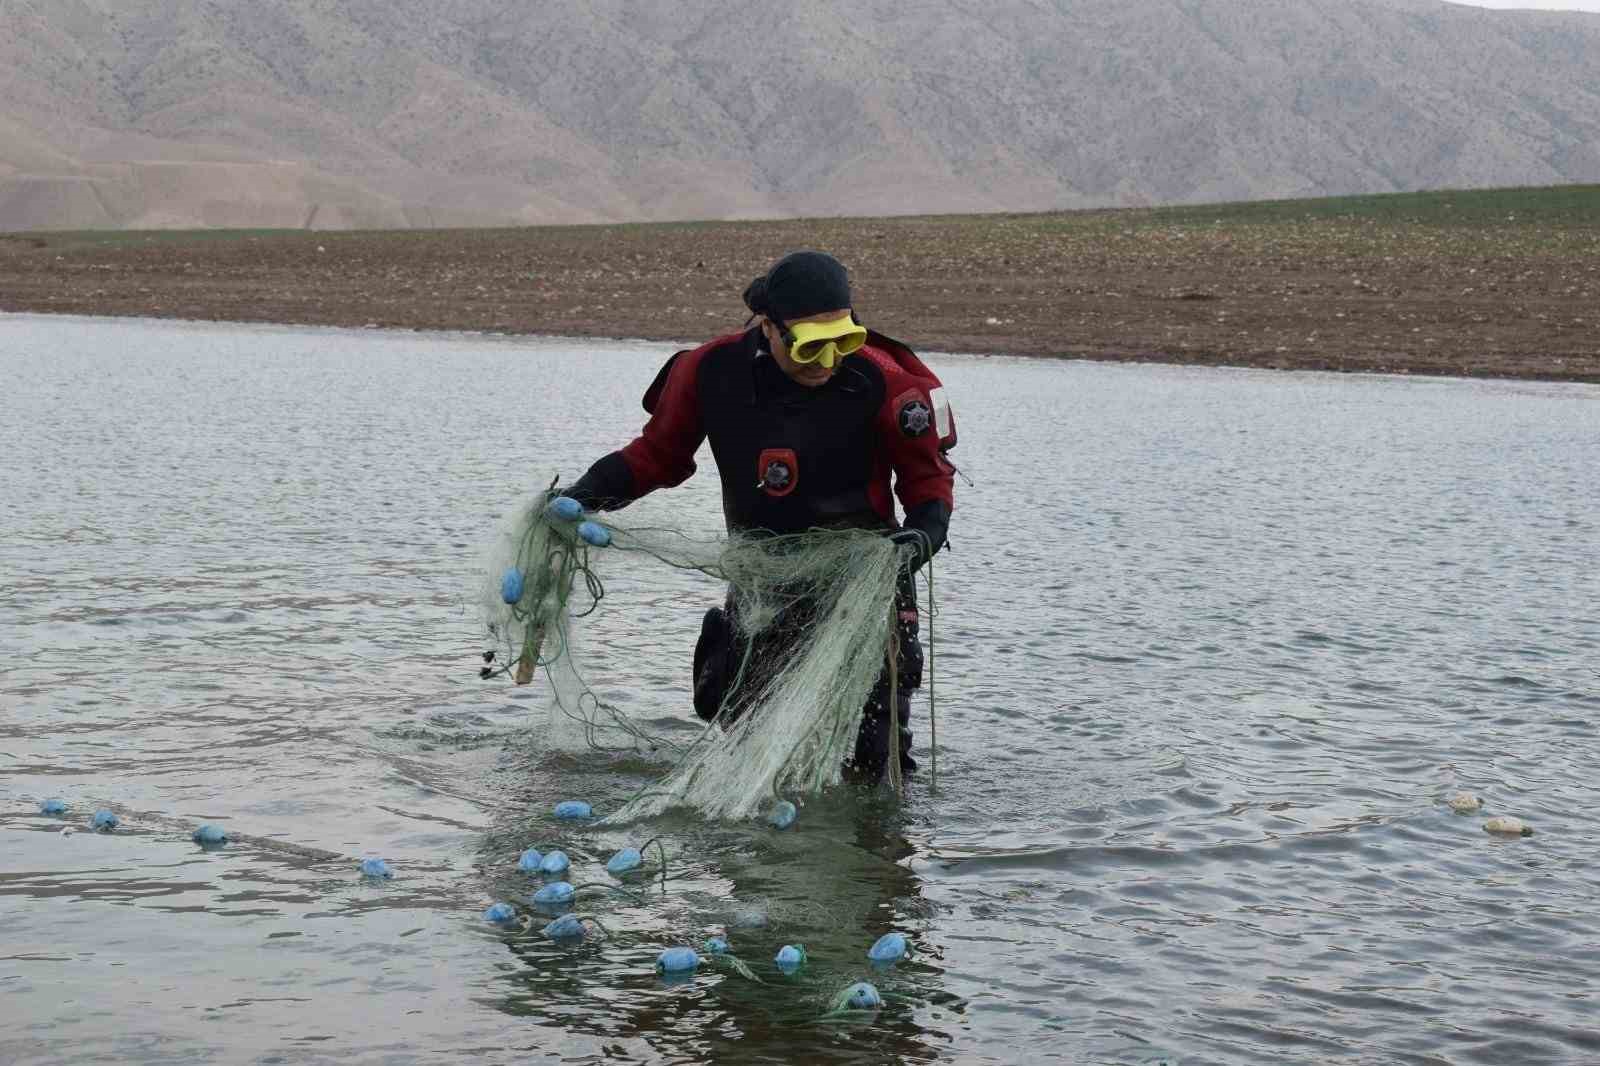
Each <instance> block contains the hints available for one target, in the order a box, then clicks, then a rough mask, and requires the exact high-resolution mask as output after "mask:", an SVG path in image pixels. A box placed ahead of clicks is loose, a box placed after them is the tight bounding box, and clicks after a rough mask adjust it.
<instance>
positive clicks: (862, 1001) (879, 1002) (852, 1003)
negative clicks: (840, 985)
mask: <svg viewBox="0 0 1600 1066" xmlns="http://www.w3.org/2000/svg"><path fill="white" fill-rule="evenodd" d="M839 999H840V1000H842V1001H843V1002H844V1005H845V1007H846V1008H847V1009H849V1010H877V1009H878V1008H879V1007H881V1006H883V996H881V995H879V993H878V990H877V988H876V987H874V986H873V985H872V984H870V983H868V982H866V981H857V982H856V983H855V984H853V985H851V986H850V987H849V988H847V989H845V990H844V992H843V993H841V994H840V996H839Z"/></svg>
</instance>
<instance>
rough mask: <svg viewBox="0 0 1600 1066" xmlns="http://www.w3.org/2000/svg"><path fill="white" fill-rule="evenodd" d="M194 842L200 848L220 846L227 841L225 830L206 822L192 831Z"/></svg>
mask: <svg viewBox="0 0 1600 1066" xmlns="http://www.w3.org/2000/svg"><path fill="white" fill-rule="evenodd" d="M193 835H194V842H195V843H196V844H199V845H200V846H201V847H202V848H220V847H221V846H222V845H224V844H226V843H227V842H228V833H227V830H225V829H223V828H222V826H220V825H212V824H211V823H210V822H207V823H206V824H205V825H202V826H201V827H200V828H199V829H196V830H195V831H194V834H193Z"/></svg>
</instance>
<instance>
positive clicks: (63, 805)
mask: <svg viewBox="0 0 1600 1066" xmlns="http://www.w3.org/2000/svg"><path fill="white" fill-rule="evenodd" d="M39 813H40V814H66V813H67V801H66V800H59V799H47V800H45V801H44V802H43V803H41V804H39Z"/></svg>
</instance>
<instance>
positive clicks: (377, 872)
mask: <svg viewBox="0 0 1600 1066" xmlns="http://www.w3.org/2000/svg"><path fill="white" fill-rule="evenodd" d="M361 876H362V877H369V878H372V879H373V880H375V881H387V880H388V879H389V878H391V877H393V876H394V871H393V870H391V869H389V864H388V863H386V862H384V861H383V860H382V859H362V860H361Z"/></svg>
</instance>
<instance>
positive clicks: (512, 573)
mask: <svg viewBox="0 0 1600 1066" xmlns="http://www.w3.org/2000/svg"><path fill="white" fill-rule="evenodd" d="M585 518H586V519H587V521H584V522H582V523H580V522H577V521H572V520H568V519H566V518H563V517H560V516H558V515H557V514H554V513H553V512H552V510H551V507H550V506H549V505H547V504H546V502H545V497H544V496H543V495H540V496H539V497H537V498H535V499H534V500H533V501H531V502H529V503H528V504H526V505H525V506H523V507H521V508H520V509H519V510H518V511H517V512H516V513H515V514H513V515H512V516H511V520H510V521H509V523H508V524H507V525H506V526H505V527H504V528H503V530H502V534H501V536H500V538H499V540H498V542H497V544H496V546H495V548H494V549H493V550H492V551H491V553H490V557H489V559H488V565H487V566H486V568H485V583H484V590H483V604H484V609H485V615H486V624H487V627H488V631H489V635H490V638H491V640H492V641H493V642H494V644H495V647H494V649H493V651H492V652H486V653H485V658H486V660H490V661H491V662H493V661H494V660H495V659H499V664H498V665H490V666H485V667H484V669H483V671H482V674H483V676H485V677H492V676H496V675H501V674H511V675H512V676H513V677H515V679H516V680H517V681H519V682H520V683H527V682H529V681H531V680H532V679H533V677H534V676H535V674H536V673H537V672H539V671H542V672H543V673H544V675H545V676H546V677H547V678H548V679H549V681H550V689H551V693H552V697H553V702H554V708H555V710H556V711H557V712H558V713H560V714H561V715H563V716H564V717H565V718H567V719H569V720H571V721H572V722H574V723H576V724H577V725H578V726H579V727H580V729H581V730H582V733H583V737H584V741H585V743H586V744H588V745H589V746H590V747H592V748H596V749H600V750H608V751H618V750H622V751H626V750H640V749H649V750H660V749H662V748H665V749H667V750H669V751H671V752H672V753H673V756H674V760H675V761H674V765H673V766H672V768H671V769H670V770H669V771H668V772H667V774H666V775H665V776H664V777H663V778H662V779H661V780H659V781H657V782H654V783H652V784H651V785H650V786H648V787H646V788H645V789H643V790H642V791H640V792H639V793H638V794H637V795H635V796H634V797H633V799H631V800H630V801H629V802H628V803H627V804H625V805H624V806H623V807H622V808H621V809H620V810H619V811H617V812H616V813H615V814H613V815H611V816H610V818H609V819H607V820H608V821H612V822H622V821H631V820H634V819H638V818H644V817H650V816H653V815H656V814H660V813H662V812H663V811H666V810H667V809H669V808H672V807H679V806H687V807H692V808H695V809H697V810H699V811H700V812H701V813H702V814H704V815H706V816H708V817H712V818H738V817H744V816H747V815H750V814H753V813H755V812H756V811H757V810H759V809H760V808H761V807H762V806H764V805H766V804H768V803H770V802H771V801H772V800H773V799H774V798H776V797H779V796H783V795H786V794H790V795H793V794H799V795H805V794H810V793H813V792H817V791H820V790H822V789H825V788H827V787H829V786H831V785H834V784H837V783H838V782H839V780H840V779H841V776H842V770H843V766H844V762H845V760H846V759H847V758H848V757H849V756H850V755H851V754H852V753H853V751H854V747H855V739H856V733H857V729H858V727H859V725H860V722H861V716H862V713H863V708H864V706H865V704H866V702H867V699H868V697H869V695H870V694H871V692H872V689H873V686H874V685H875V684H876V682H877V680H878V677H879V675H880V674H881V672H882V671H883V669H884V665H885V662H886V658H887V656H888V654H889V651H890V645H891V641H892V639H893V633H894V617H895V585H896V581H897V578H898V568H899V558H898V556H897V553H896V547H895V545H894V544H893V543H892V542H890V541H889V540H888V539H887V538H885V537H883V536H881V535H879V534H877V533H874V532H870V531H864V530H812V531H808V532H805V533H799V534H792V535H783V536H771V535H768V536H752V535H747V534H732V535H729V536H728V537H726V538H704V537H693V536H690V535H687V534H684V533H681V532H678V531H676V530H671V529H664V528H648V527H646V528H631V529H630V528H627V527H624V526H619V525H616V524H614V523H613V522H612V521H610V519H609V517H608V519H607V520H606V521H605V522H604V523H601V522H599V521H597V520H596V516H594V515H587V516H585ZM600 544H608V545H609V546H607V547H601V546H600ZM610 552H623V553H630V554H637V555H642V556H646V557H648V558H650V559H652V560H654V561H656V562H658V563H660V564H663V565H665V566H668V567H672V568H675V569H678V570H693V571H698V572H699V573H702V574H705V575H707V576H708V577H711V578H714V579H717V580H720V581H723V582H726V583H727V586H728V592H729V600H730V607H731V612H730V613H731V616H732V618H733V620H734V651H733V655H732V664H731V669H730V671H729V675H730V680H729V683H728V685H727V688H726V691H725V693H724V695H723V698H722V703H721V706H720V709H719V711H718V715H717V720H715V721H713V722H711V723H710V724H708V725H707V726H706V728H705V729H703V730H702V731H701V732H700V734H699V735H698V736H697V737H696V738H695V739H694V740H693V741H692V742H690V743H688V744H679V743H675V742H673V741H671V740H668V739H666V738H663V737H659V736H656V735H654V734H652V733H651V732H650V731H649V730H648V729H646V728H645V727H644V726H643V725H641V724H640V723H639V722H637V721H635V720H634V719H633V718H632V717H630V716H629V715H628V714H627V713H626V711H625V710H624V709H623V708H621V707H619V706H617V705H616V704H614V703H611V702H608V701H606V700H602V699H601V698H600V697H599V696H597V695H596V694H595V692H594V690H593V689H592V688H591V687H590V685H589V684H588V683H587V682H586V681H585V680H584V678H583V676H582V672H581V670H580V669H579V667H578V664H577V662H576V660H575V655H574V637H575V635H576V628H577V627H578V626H579V624H580V623H581V620H582V619H584V618H585V617H586V616H588V615H590V614H592V613H593V611H594V610H595V608H596V606H598V604H599V602H600V600H601V599H602V598H603V597H604V595H605V586H604V582H603V580H602V577H601V572H602V571H604V570H606V569H607V568H608V566H607V554H608V553H610ZM931 607H932V604H931V602H930V604H929V610H930V612H931ZM891 713H892V712H891ZM893 732H896V733H897V732H898V731H893Z"/></svg>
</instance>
